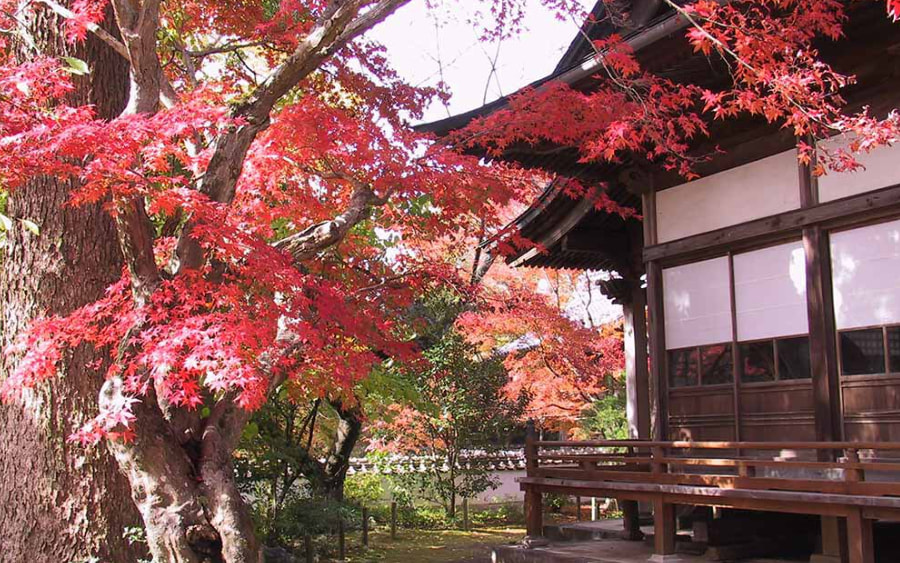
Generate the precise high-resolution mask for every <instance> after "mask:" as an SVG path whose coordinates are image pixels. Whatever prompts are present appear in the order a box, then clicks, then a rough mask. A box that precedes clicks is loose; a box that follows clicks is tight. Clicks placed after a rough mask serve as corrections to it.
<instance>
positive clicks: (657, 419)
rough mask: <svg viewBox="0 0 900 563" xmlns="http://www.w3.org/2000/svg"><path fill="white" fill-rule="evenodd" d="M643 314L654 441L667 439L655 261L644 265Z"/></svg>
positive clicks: (660, 310) (660, 298)
mask: <svg viewBox="0 0 900 563" xmlns="http://www.w3.org/2000/svg"><path fill="white" fill-rule="evenodd" d="M647 313H648V315H649V319H648V321H649V327H650V331H649V340H650V387H651V390H652V392H651V394H650V410H651V425H652V432H651V436H652V437H653V439H655V440H667V439H668V436H669V429H668V422H669V414H668V407H667V404H668V393H669V391H668V380H667V377H666V333H665V324H664V320H663V287H662V267H661V266H660V265H659V263H658V262H656V261H650V262H648V263H647Z"/></svg>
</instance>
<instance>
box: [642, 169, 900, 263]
mask: <svg viewBox="0 0 900 563" xmlns="http://www.w3.org/2000/svg"><path fill="white" fill-rule="evenodd" d="M897 215H900V185H895V186H890V187H887V188H882V189H880V190H876V191H872V192H867V193H865V194H860V195H857V196H852V197H848V198H844V199H839V200H836V201H829V202H826V203H820V204H818V205H813V206H811V207H807V208H801V209H795V210H793V211H787V212H785V213H780V214H778V215H773V216H771V217H766V218H764V219H757V220H755V221H748V222H746V223H741V224H739V225H733V226H730V227H725V228H722V229H717V230H715V231H710V232H708V233H702V234H699V235H694V236H691V237H686V238H683V239H679V240H675V241H671V242H666V243H663V244H657V245H655V246H645V247H644V262H650V261H666V262H667V263H668V262H674V261H677V260H688V259H696V258H701V257H705V256H712V255H718V254H723V253H724V252H726V251H728V250H739V249H742V248H748V247H751V246H757V245H761V244H764V243H767V242H776V241H779V240H785V239H788V238H791V237H794V236H797V235H799V234H801V232H802V230H803V229H804V228H807V227H812V226H820V227H823V228H833V227H842V226H847V225H852V224H854V223H858V222H863V221H870V220H873V219H879V218H888V217H894V216H897Z"/></svg>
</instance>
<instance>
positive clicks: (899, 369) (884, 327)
mask: <svg viewBox="0 0 900 563" xmlns="http://www.w3.org/2000/svg"><path fill="white" fill-rule="evenodd" d="M891 328H898V329H900V322H896V323H886V324H877V325H867V326H855V327H853V328H842V329H840V330H835V331H834V344H835V347H836V349H837V360H838V361H837V364H838V375H839V376H840V378H841V380H847V381H854V380H857V379H865V378H871V377H900V366H892V365H891V354H890V352H889V350H888V329H891ZM861 330H880V331H881V342H882V344H881V346H882V350H881V353H882V354H883V356H884V357H883V359H884V371H883V372H878V373H855V374H845V373H844V355H843V354H842V353H841V352H842V350H841V335H842V334H844V333H846V332H856V331H861ZM892 368H893V370H892Z"/></svg>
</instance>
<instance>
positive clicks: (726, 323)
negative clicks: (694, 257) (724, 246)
mask: <svg viewBox="0 0 900 563" xmlns="http://www.w3.org/2000/svg"><path fill="white" fill-rule="evenodd" d="M730 284H731V280H730V276H729V272H728V258H727V257H724V256H723V257H721V258H714V259H712V260H704V261H703V262H695V263H693V264H686V265H684V266H677V267H675V268H667V269H665V270H663V292H664V293H663V295H664V297H663V304H664V309H665V311H664V312H665V326H666V348H668V349H670V350H673V349H676V348H686V347H689V346H701V345H704V344H713V343H716V342H730V341H731V293H730V288H729V286H730Z"/></svg>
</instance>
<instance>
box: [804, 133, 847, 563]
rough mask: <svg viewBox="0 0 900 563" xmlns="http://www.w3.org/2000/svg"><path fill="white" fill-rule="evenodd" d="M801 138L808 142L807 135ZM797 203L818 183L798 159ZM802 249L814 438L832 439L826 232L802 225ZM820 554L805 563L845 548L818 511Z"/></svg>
mask: <svg viewBox="0 0 900 563" xmlns="http://www.w3.org/2000/svg"><path fill="white" fill-rule="evenodd" d="M807 142H812V141H809V140H807ZM798 172H799V175H800V176H799V177H800V203H801V206H802V207H810V206H813V205H816V204H817V203H818V201H819V197H818V186H817V180H816V176H815V174H813V172H812V165H806V164H800V165H799V167H798ZM803 249H804V252H805V254H806V297H807V299H806V306H807V318H808V321H809V367H810V373H811V374H812V390H813V404H814V409H815V411H814V415H815V432H816V440H820V441H833V440H840V439H841V438H842V437H843V430H842V426H843V423H842V416H841V409H840V381H839V379H838V369H837V350H836V345H835V323H834V294H833V293H832V285H831V283H832V280H831V248H830V246H829V243H828V235H827V233H825V232H824V231H822V229H821V228H820V227H809V228H806V229H803ZM818 455H819V461H833V460H834V452H829V451H825V450H819V451H818ZM820 522H821V523H820V529H821V539H822V546H821V553H817V554H815V555H813V557H811V558H810V562H811V563H840V562H841V561H842V557H841V553H842V551H843V552H844V553H846V547H847V546H846V533H845V531H844V530H843V529H842V528H843V525H842V524H843V523H842V522H841V520H840V519H839V518H837V517H836V516H822V517H821V521H820Z"/></svg>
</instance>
